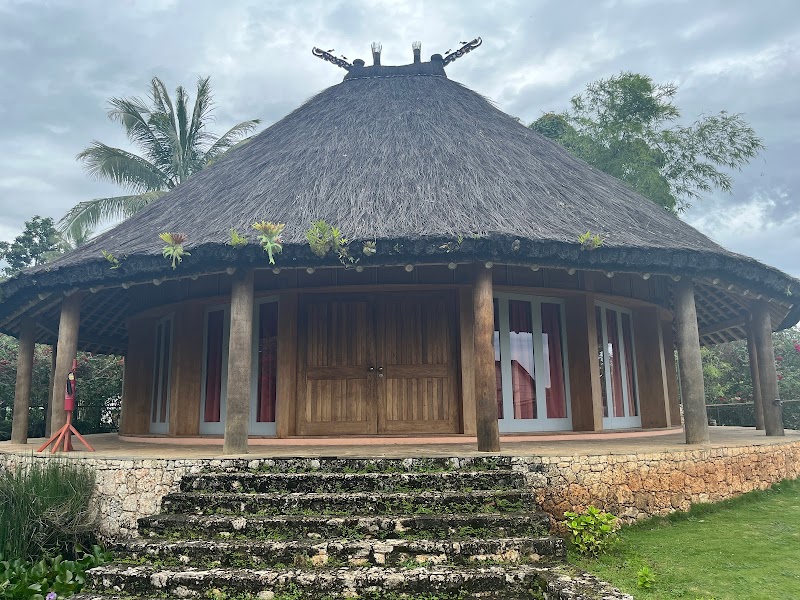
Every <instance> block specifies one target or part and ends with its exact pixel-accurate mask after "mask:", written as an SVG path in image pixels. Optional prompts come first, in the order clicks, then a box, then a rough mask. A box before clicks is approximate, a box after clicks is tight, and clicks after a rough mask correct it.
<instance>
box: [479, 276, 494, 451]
mask: <svg viewBox="0 0 800 600" xmlns="http://www.w3.org/2000/svg"><path fill="white" fill-rule="evenodd" d="M476 269H477V270H476V273H475V284H474V288H473V304H474V309H475V357H474V361H475V392H476V395H475V405H476V411H475V416H476V425H477V433H478V450H479V451H480V452H498V451H499V450H500V432H499V429H498V425H497V383H496V381H495V377H496V376H495V366H494V344H493V342H494V297H493V294H492V271H491V270H490V269H487V268H484V267H483V266H482V265H478V266H477V267H476Z"/></svg>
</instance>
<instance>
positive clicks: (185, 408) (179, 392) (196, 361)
mask: <svg viewBox="0 0 800 600" xmlns="http://www.w3.org/2000/svg"><path fill="white" fill-rule="evenodd" d="M203 319H204V309H203V306H202V305H199V304H193V303H192V304H187V305H185V306H184V307H182V308H181V309H180V310H178V311H176V313H175V335H174V338H173V339H174V342H173V344H172V395H171V398H170V409H169V433H170V435H198V434H199V433H200V404H201V398H200V396H201V394H202V376H203V330H204V327H203V325H204V323H203Z"/></svg>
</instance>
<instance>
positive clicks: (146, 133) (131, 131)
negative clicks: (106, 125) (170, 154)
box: [108, 98, 160, 159]
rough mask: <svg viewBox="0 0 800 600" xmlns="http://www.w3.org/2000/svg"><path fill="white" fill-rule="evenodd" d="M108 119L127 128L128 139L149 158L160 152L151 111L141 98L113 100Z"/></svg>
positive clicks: (110, 102)
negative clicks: (150, 122) (151, 123)
mask: <svg viewBox="0 0 800 600" xmlns="http://www.w3.org/2000/svg"><path fill="white" fill-rule="evenodd" d="M108 103H109V104H110V105H111V109H110V110H109V111H108V118H109V119H111V120H112V121H118V122H119V123H121V124H122V126H123V127H124V128H125V133H126V135H127V136H128V139H129V140H130V141H131V142H132V143H133V144H135V145H136V146H138V147H139V148H140V149H141V150H142V151H143V152H144V153H145V155H147V156H148V157H149V158H151V159H152V158H154V157H155V156H157V155H158V153H159V152H160V148H159V146H160V142H159V140H158V138H157V137H156V136H155V134H154V133H153V131H152V130H151V129H150V126H149V123H148V116H149V115H150V109H149V108H148V107H147V106H146V105H145V104H144V103H143V102H142V100H141V99H139V98H111V100H109V101H108Z"/></svg>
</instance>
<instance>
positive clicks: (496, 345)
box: [493, 298, 503, 419]
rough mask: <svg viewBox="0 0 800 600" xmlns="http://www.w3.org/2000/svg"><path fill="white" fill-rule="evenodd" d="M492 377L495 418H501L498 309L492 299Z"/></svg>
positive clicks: (501, 385) (501, 382) (501, 393)
mask: <svg viewBox="0 0 800 600" xmlns="http://www.w3.org/2000/svg"><path fill="white" fill-rule="evenodd" d="M493 302H494V338H493V339H494V342H493V343H494V378H495V385H496V388H497V418H498V419H502V418H503V373H502V369H501V367H500V364H501V363H500V309H499V306H498V303H497V298H495V299H494V301H493Z"/></svg>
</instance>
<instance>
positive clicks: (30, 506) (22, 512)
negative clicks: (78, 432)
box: [0, 459, 96, 562]
mask: <svg viewBox="0 0 800 600" xmlns="http://www.w3.org/2000/svg"><path fill="white" fill-rule="evenodd" d="M94 483H95V478H94V472H93V471H92V470H90V469H88V468H87V467H84V466H83V465H81V464H78V463H75V462H72V461H69V460H65V459H58V460H48V461H46V462H45V461H38V460H37V461H33V463H32V464H31V465H30V466H29V467H27V468H23V467H21V466H18V467H17V468H16V469H14V470H5V469H0V555H2V556H4V557H5V558H6V559H10V560H16V559H21V560H23V561H25V560H30V561H34V562H36V561H39V560H41V559H42V558H44V557H45V556H56V555H59V554H63V555H64V556H66V557H69V558H72V557H74V556H75V555H76V552H77V550H76V549H77V548H78V547H79V546H80V545H83V546H89V545H90V544H91V542H92V541H93V540H94V530H95V522H96V518H95V514H94V513H93V511H92V510H91V509H90V506H89V499H90V497H91V495H92V492H93V491H94Z"/></svg>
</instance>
